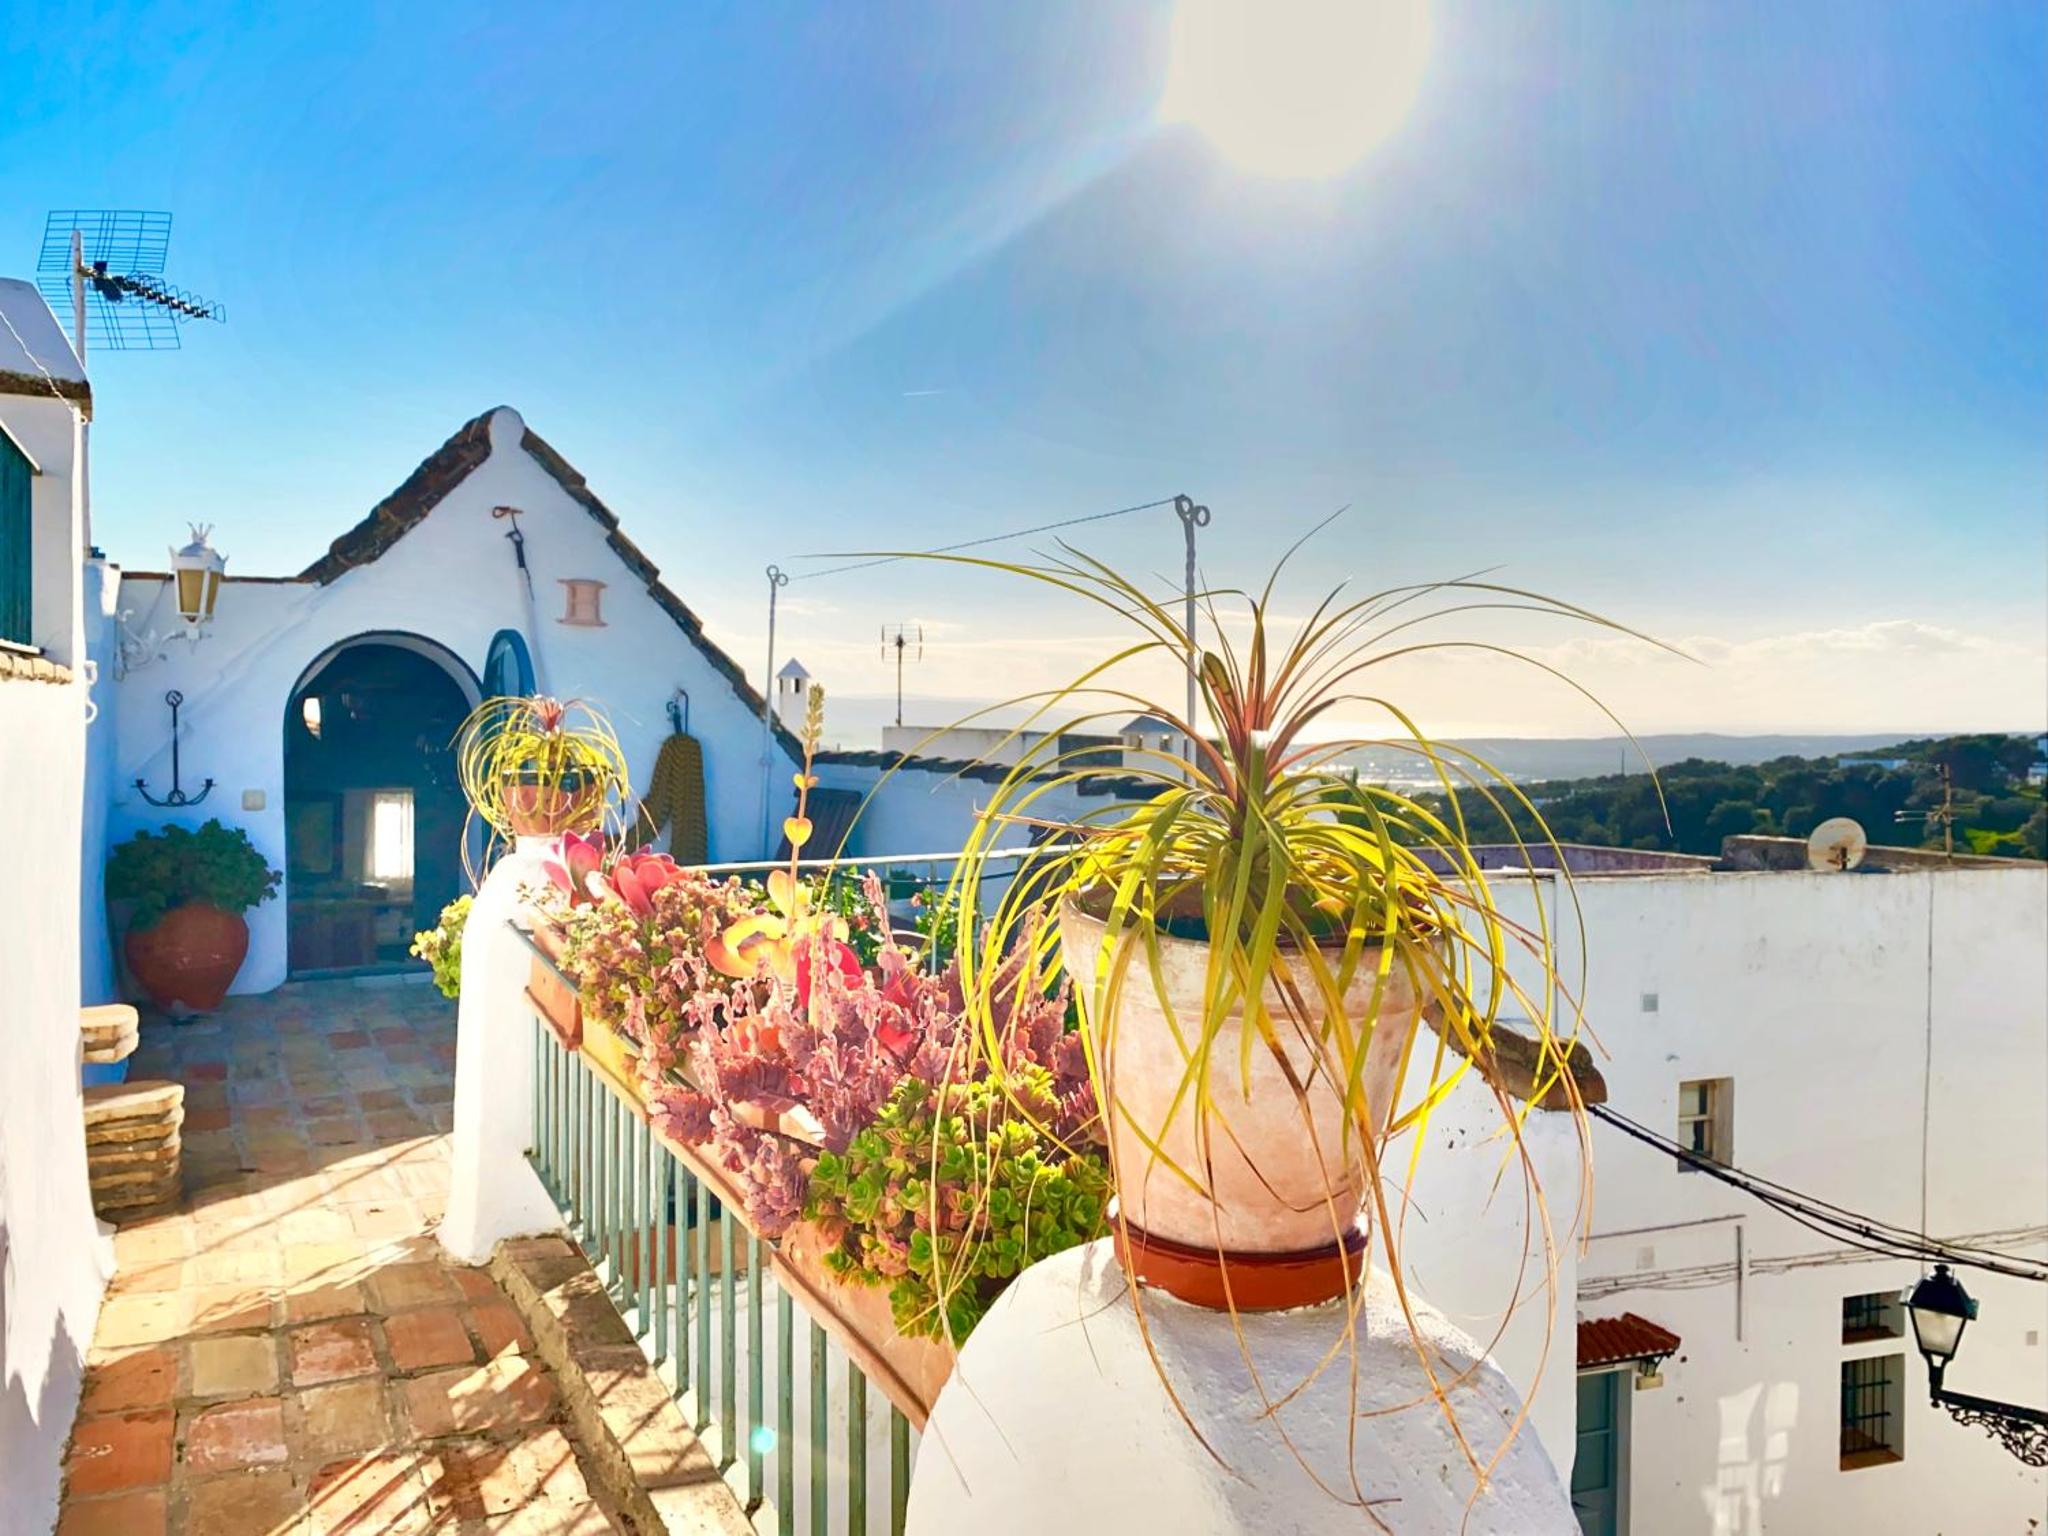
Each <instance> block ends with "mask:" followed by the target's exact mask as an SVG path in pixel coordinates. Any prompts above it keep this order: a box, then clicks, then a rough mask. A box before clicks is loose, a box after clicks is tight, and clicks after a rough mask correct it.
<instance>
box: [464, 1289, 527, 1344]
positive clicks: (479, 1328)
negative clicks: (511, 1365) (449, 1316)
mask: <svg viewBox="0 0 2048 1536" xmlns="http://www.w3.org/2000/svg"><path fill="white" fill-rule="evenodd" d="M469 1326H470V1330H471V1331H472V1332H473V1333H475V1334H476V1338H477V1342H478V1343H479V1344H481V1345H482V1346H483V1351H484V1353H485V1354H486V1355H530V1354H532V1353H533V1335H532V1334H530V1333H528V1332H527V1331H526V1324H525V1322H524V1321H522V1320H521V1318H520V1316H519V1310H518V1308H516V1307H514V1306H513V1305H512V1304H511V1303H510V1302H509V1301H506V1300H504V1299H503V1296H502V1295H501V1296H500V1298H499V1299H498V1300H496V1301H491V1302H485V1303H483V1304H482V1305H480V1306H476V1307H473V1308H471V1309H470V1314H469Z"/></svg>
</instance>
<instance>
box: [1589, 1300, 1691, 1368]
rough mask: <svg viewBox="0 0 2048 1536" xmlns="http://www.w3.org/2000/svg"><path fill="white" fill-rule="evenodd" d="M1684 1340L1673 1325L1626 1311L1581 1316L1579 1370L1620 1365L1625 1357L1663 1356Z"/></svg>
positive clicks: (1674, 1349) (1636, 1358) (1645, 1357)
mask: <svg viewBox="0 0 2048 1536" xmlns="http://www.w3.org/2000/svg"><path fill="white" fill-rule="evenodd" d="M1681 1342H1682V1341H1681V1340H1680V1339H1679V1337H1678V1335H1677V1334H1675V1333H1673V1332H1672V1331H1671V1330H1670V1329H1669V1328H1662V1327H1659V1326H1658V1325H1657V1324H1655V1323H1653V1322H1651V1321H1650V1320H1649V1319H1648V1318H1647V1317H1642V1316H1639V1315H1638V1314H1636V1313H1634V1312H1624V1313H1622V1314H1621V1316H1619V1317H1582V1318H1580V1319H1579V1369H1580V1370H1582V1371H1584V1370H1590V1369H1592V1368H1593V1367H1594V1366H1599V1365H1619V1364H1621V1362H1623V1361H1624V1360H1643V1359H1648V1358H1652V1357H1656V1358H1662V1357H1663V1356H1665V1355H1670V1354H1675V1353H1677V1351H1678V1346H1679V1344H1680V1343H1681Z"/></svg>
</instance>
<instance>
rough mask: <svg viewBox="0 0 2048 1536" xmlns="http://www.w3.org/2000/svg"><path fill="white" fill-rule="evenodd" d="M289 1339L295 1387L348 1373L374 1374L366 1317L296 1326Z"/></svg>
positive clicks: (347, 1374) (375, 1357)
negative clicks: (302, 1326) (303, 1326)
mask: <svg viewBox="0 0 2048 1536" xmlns="http://www.w3.org/2000/svg"><path fill="white" fill-rule="evenodd" d="M289 1342H290V1353H291V1376H292V1384H293V1385H294V1386H300V1387H308V1386H318V1385H320V1384H321V1383H323V1382H329V1381H342V1380H345V1379H347V1378H348V1377H351V1376H368V1375H373V1374H375V1373H376V1372H377V1369H378V1366H377V1353H376V1350H375V1349H374V1348H373V1347H372V1345H371V1342H370V1324H369V1321H368V1319H366V1318H360V1317H353V1318H344V1319H342V1320H340V1321H338V1322H326V1323H314V1324H311V1325H310V1326H308V1327H305V1328H295V1329H293V1330H292V1332H291V1334H290V1335H289Z"/></svg>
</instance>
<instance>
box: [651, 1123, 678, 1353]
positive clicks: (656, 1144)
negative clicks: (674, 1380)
mask: <svg viewBox="0 0 2048 1536" xmlns="http://www.w3.org/2000/svg"><path fill="white" fill-rule="evenodd" d="M647 1143H648V1145H649V1146H650V1147H652V1148H653V1149H654V1150H653V1157H654V1174H653V1178H654V1211H655V1223H654V1363H655V1364H656V1365H664V1364H666V1363H667V1361H668V1311H669V1299H668V1288H669V1281H670V1280H671V1279H672V1278H673V1277H672V1276H671V1275H670V1274H669V1272H668V1267H669V1262H668V1261H669V1253H670V1249H669V1225H668V1220H669V1213H670V1211H671V1210H673V1209H674V1207H673V1206H671V1205H670V1203H669V1198H670V1195H671V1194H672V1193H673V1191H674V1189H675V1178H674V1175H673V1174H672V1173H671V1172H670V1168H671V1167H672V1165H673V1163H674V1159H673V1158H671V1157H670V1156H669V1155H668V1148H667V1147H665V1146H663V1145H662V1144H661V1138H660V1137H659V1136H656V1135H655V1134H654V1130H653V1127H652V1126H650V1127H648V1134H647Z"/></svg>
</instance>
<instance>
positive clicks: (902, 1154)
mask: <svg viewBox="0 0 2048 1536" xmlns="http://www.w3.org/2000/svg"><path fill="white" fill-rule="evenodd" d="M1055 1097H1056V1096H1055V1094H1054V1092H1053V1082H1052V1074H1051V1073H1049V1072H1048V1071H1046V1070H1045V1068H1043V1067H1040V1066H1036V1065H1029V1064H1026V1065H1021V1066H1017V1067H1015V1068H1013V1069H1012V1070H1011V1071H1010V1072H1009V1073H1008V1074H1007V1075H1006V1078H1005V1080H1003V1081H1001V1082H998V1081H997V1080H995V1079H992V1078H983V1079H981V1080H979V1081H977V1082H971V1083H954V1082H946V1083H931V1082H926V1081H924V1080H922V1079H920V1078H915V1077H912V1078H907V1079H905V1080H904V1081H903V1082H902V1083H900V1084H899V1085H898V1086H897V1088H896V1090H895V1092H894V1093H893V1094H891V1095H890V1098H889V1101H888V1103H887V1104H885V1105H884V1106H883V1107H882V1111H881V1113H880V1114H879V1115H878V1116H876V1118H875V1121H874V1123H873V1124H872V1125H869V1126H867V1127H866V1128H865V1129H863V1130H861V1131H859V1132H858V1133H856V1134H855V1135H854V1136H853V1138H852V1139H851V1140H850V1141H849V1142H848V1143H847V1146H846V1149H845V1151H843V1152H831V1151H827V1152H824V1153H822V1154H821V1155H820V1156H819V1158H818V1161H817V1164H816V1166H815V1167H813V1168H812V1170H811V1179H810V1193H809V1196H808V1198H807V1200H806V1201H805V1205H804V1215H805V1216H806V1218H807V1219H809V1220H812V1221H815V1222H817V1223H818V1224H819V1227H820V1230H821V1232H822V1233H823V1235H824V1236H825V1237H826V1238H827V1240H828V1241H829V1242H830V1244H831V1246H830V1247H829V1248H828V1250H827V1252H826V1257H825V1262H826V1265H827V1267H828V1268H830V1269H831V1270H832V1272H833V1273H834V1274H836V1275H838V1276H839V1277H840V1278H841V1279H844V1280H847V1281H850V1282H853V1283H857V1284H864V1285H876V1286H883V1285H885V1286H887V1287H888V1288H889V1308H890V1312H891V1313H892V1315H893V1316H894V1318H895V1322H896V1327H897V1329H898V1331H900V1332H902V1333H906V1334H910V1335H913V1336H921V1337H937V1338H947V1339H950V1340H951V1341H952V1342H953V1343H954V1344H955V1345H958V1344H959V1343H960V1342H961V1341H962V1340H964V1339H965V1338H966V1337H967V1335H968V1334H969V1333H971V1332H972V1331H973V1329H974V1325H975V1324H976V1323H977V1322H979V1321H980V1320H981V1317H982V1314H983V1313H984V1312H986V1311H987V1310H988V1306H989V1304H990V1302H992V1301H993V1300H994V1299H995V1298H996V1296H998V1295H999V1294H1001V1291H1002V1289H1003V1287H1004V1286H1005V1285H1006V1284H1008V1283H1009V1281H1010V1280H1012V1279H1014V1278H1015V1277H1016V1276H1017V1275H1018V1274H1020V1273H1022V1272H1023V1270H1024V1269H1025V1268H1026V1267H1027V1266H1028V1265H1031V1264H1034V1263H1036V1262H1037V1261H1038V1260H1040V1259H1044V1258H1049V1257H1050V1256H1051V1255H1053V1254H1056V1253H1060V1252H1062V1251H1064V1250H1065V1249H1068V1248H1071V1247H1074V1246H1075V1245H1076V1244H1079V1243H1085V1242H1090V1241H1092V1240H1094V1239H1095V1238H1098V1237H1100V1236H1102V1234H1103V1232H1104V1230H1105V1227H1106V1212H1107V1207H1108V1201H1109V1169H1108V1166H1107V1164H1106V1162H1105V1160H1104V1159H1103V1157H1102V1156H1101V1155H1100V1153H1099V1152H1097V1151H1095V1150H1093V1149H1091V1148H1088V1147H1086V1146H1082V1145H1071V1144H1065V1143H1062V1142H1061V1141H1060V1140H1058V1139H1057V1138H1056V1137H1054V1136H1053V1135H1052V1134H1051V1133H1050V1132H1049V1131H1047V1130H1046V1129H1045V1127H1046V1126H1047V1125H1048V1124H1049V1123H1050V1122H1051V1120H1052V1119H1053V1118H1054V1113H1055Z"/></svg>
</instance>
